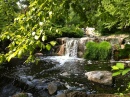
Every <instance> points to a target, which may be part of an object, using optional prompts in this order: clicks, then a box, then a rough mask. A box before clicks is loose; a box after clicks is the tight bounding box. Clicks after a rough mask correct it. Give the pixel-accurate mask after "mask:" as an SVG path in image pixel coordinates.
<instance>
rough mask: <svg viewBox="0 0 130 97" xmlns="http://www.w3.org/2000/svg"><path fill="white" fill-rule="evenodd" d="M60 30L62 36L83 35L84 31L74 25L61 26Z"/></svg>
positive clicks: (78, 36) (75, 36)
mask: <svg viewBox="0 0 130 97" xmlns="http://www.w3.org/2000/svg"><path fill="white" fill-rule="evenodd" d="M61 32H62V37H70V38H72V37H74V38H80V37H82V36H83V35H84V32H83V31H82V30H81V29H80V28H78V27H75V26H74V25H72V26H70V27H69V26H67V27H63V28H62V29H61Z"/></svg>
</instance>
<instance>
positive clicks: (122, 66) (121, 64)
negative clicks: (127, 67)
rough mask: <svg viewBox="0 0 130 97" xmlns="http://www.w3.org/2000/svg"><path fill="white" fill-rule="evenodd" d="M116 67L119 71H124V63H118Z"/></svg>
mask: <svg viewBox="0 0 130 97" xmlns="http://www.w3.org/2000/svg"><path fill="white" fill-rule="evenodd" d="M116 67H118V68H119V69H124V63H116Z"/></svg>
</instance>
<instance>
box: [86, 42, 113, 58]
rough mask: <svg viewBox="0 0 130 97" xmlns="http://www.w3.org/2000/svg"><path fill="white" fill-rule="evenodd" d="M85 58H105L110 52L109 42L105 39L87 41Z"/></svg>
mask: <svg viewBox="0 0 130 97" xmlns="http://www.w3.org/2000/svg"><path fill="white" fill-rule="evenodd" d="M86 48H87V49H86V52H85V58H86V59H90V60H107V59H109V56H110V53H111V44H110V43H109V42H106V41H102V42H100V43H96V42H88V43H87V44H86Z"/></svg>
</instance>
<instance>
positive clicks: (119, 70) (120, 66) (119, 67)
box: [112, 63, 130, 76]
mask: <svg viewBox="0 0 130 97" xmlns="http://www.w3.org/2000/svg"><path fill="white" fill-rule="evenodd" d="M112 70H113V71H114V73H113V74H112V76H117V75H120V74H122V75H125V74H126V73H128V72H130V68H125V66H124V63H116V65H115V66H112Z"/></svg>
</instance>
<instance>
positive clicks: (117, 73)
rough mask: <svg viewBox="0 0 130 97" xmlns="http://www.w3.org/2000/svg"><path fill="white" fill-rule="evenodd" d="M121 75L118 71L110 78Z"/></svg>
mask: <svg viewBox="0 0 130 97" xmlns="http://www.w3.org/2000/svg"><path fill="white" fill-rule="evenodd" d="M120 74H121V72H120V71H117V72H114V73H113V74H112V76H117V75H120Z"/></svg>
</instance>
